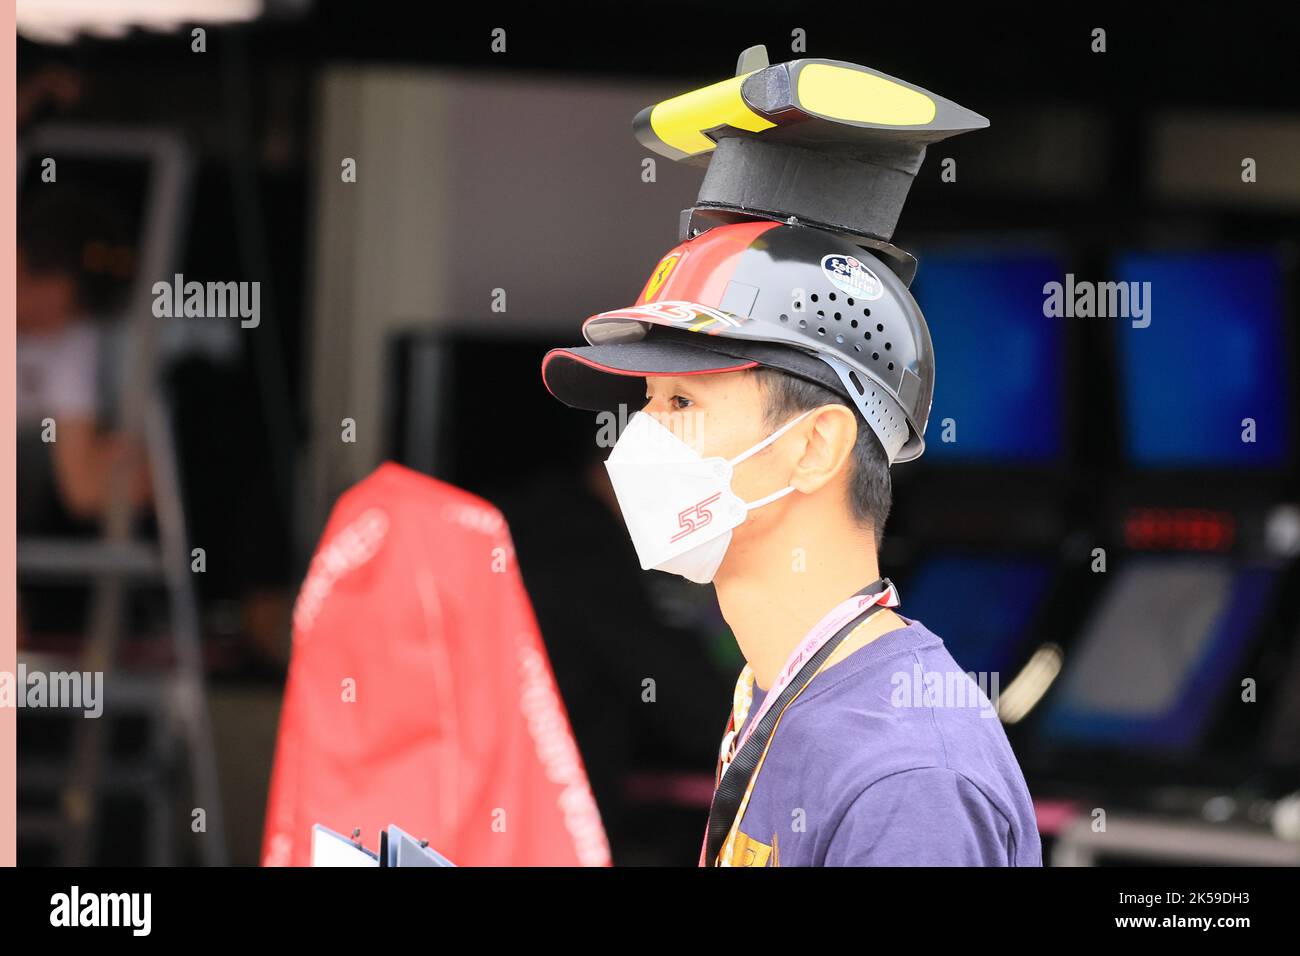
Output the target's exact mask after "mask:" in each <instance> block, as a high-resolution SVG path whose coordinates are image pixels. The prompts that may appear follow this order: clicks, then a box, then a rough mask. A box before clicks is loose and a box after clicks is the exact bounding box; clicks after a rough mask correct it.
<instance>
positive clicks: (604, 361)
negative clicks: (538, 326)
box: [542, 340, 759, 411]
mask: <svg viewBox="0 0 1300 956" xmlns="http://www.w3.org/2000/svg"><path fill="white" fill-rule="evenodd" d="M758 364H759V363H758V362H757V361H754V360H752V359H740V358H735V357H733V356H730V355H723V354H720V353H718V352H712V351H709V350H707V349H702V348H697V347H695V346H692V345H689V344H687V343H684V342H676V341H663V340H660V341H655V340H642V341H640V342H625V343H621V344H618V345H586V346H582V347H580V348H572V349H551V351H549V352H547V353H546V356H545V358H543V359H542V381H543V382H545V383H546V388H547V389H548V390H549V391H550V393H551V394H552V395H554V396H555V397H556V398H558V399H559V400H560V401H562V402H563V403H564V404H566V405H569V406H572V407H573V408H584V409H588V410H591V411H605V410H607V409H616V408H618V407H619V406H620V405H623V406H627V407H628V408H630V409H639V408H640V407H641V406H642V405H644V404H645V383H644V382H642V381H641V380H642V379H643V378H645V377H646V376H648V375H710V374H714V373H717V372H739V371H743V370H745V369H750V368H754V367H756V366H757V365H758Z"/></svg>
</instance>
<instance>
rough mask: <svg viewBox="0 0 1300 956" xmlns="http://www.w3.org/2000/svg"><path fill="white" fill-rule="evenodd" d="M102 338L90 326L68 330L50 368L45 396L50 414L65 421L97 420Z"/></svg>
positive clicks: (80, 326)
mask: <svg viewBox="0 0 1300 956" xmlns="http://www.w3.org/2000/svg"><path fill="white" fill-rule="evenodd" d="M98 371H99V337H98V336H97V335H96V332H95V329H94V328H93V327H91V326H89V325H85V324H82V325H77V326H74V327H73V328H72V329H70V330H68V332H67V333H66V335H65V337H64V340H63V342H62V343H60V346H59V348H58V350H57V351H56V352H55V354H54V356H53V358H52V360H51V362H50V367H49V382H48V386H47V391H46V394H45V401H46V405H47V408H48V413H49V414H51V415H54V416H55V417H64V418H70V419H72V418H94V417H95V415H96V412H97V406H98V405H99V400H98V393H97V388H98V374H97V373H98Z"/></svg>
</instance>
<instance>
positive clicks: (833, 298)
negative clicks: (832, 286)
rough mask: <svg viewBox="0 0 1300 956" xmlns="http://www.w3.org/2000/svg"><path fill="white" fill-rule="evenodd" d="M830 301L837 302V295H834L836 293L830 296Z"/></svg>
mask: <svg viewBox="0 0 1300 956" xmlns="http://www.w3.org/2000/svg"><path fill="white" fill-rule="evenodd" d="M830 299H831V301H832V302H834V301H835V293H834V292H832V293H831V295H830Z"/></svg>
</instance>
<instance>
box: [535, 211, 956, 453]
mask: <svg viewBox="0 0 1300 956" xmlns="http://www.w3.org/2000/svg"><path fill="white" fill-rule="evenodd" d="M582 332H583V337H584V338H585V339H586V340H587V342H588V343H590V344H589V345H588V346H586V347H581V348H571V349H563V348H562V349H552V350H551V351H550V352H548V353H547V355H546V357H545V358H544V359H543V362H542V377H543V380H544V381H545V382H546V386H547V388H548V389H549V390H550V391H551V393H552V394H553V395H554V396H555V397H556V398H558V399H559V400H560V401H562V402H564V403H565V404H567V405H571V406H574V407H576V408H586V409H593V410H599V409H613V408H617V407H618V406H619V405H624V406H626V407H629V408H631V409H638V408H640V407H641V406H642V405H643V404H644V396H645V393H644V390H643V386H642V383H641V382H640V381H639V379H640V378H642V377H644V376H646V375H690V374H701V373H708V372H724V371H738V370H740V369H745V368H754V367H757V366H766V367H770V368H776V369H779V370H781V371H784V372H787V373H789V374H791V375H795V376H798V377H800V378H804V379H807V380H809V381H813V382H817V383H818V384H821V385H824V386H826V387H828V388H830V389H831V390H833V391H835V392H836V393H838V394H841V395H843V396H845V397H846V398H848V399H849V400H850V402H851V403H852V405H853V406H854V407H856V408H857V409H858V411H859V412H861V414H862V417H863V419H865V421H866V422H867V424H868V426H870V428H871V430H872V432H874V433H875V435H876V437H877V438H878V439H879V440H880V444H881V446H882V447H883V448H884V449H885V453H886V455H887V456H888V459H889V461H890V463H891V464H892V463H894V462H896V461H910V460H911V459H913V458H916V457H917V456H918V455H920V454H921V452H922V450H923V449H924V447H925V442H924V437H923V436H924V434H925V425H926V420H927V418H928V417H929V414H930V401H931V398H932V396H933V394H934V353H933V350H932V348H931V344H930V333H929V330H928V329H927V328H926V325H925V319H924V318H923V317H922V315H921V310H920V309H919V308H918V307H917V304H916V302H915V300H914V299H913V298H912V295H911V293H910V292H908V290H907V287H906V286H905V285H904V284H903V282H902V280H901V279H900V278H899V277H898V276H897V275H896V274H895V273H894V272H893V271H892V270H891V269H890V268H889V267H888V266H886V265H884V264H883V263H882V262H881V261H880V260H879V259H877V258H876V257H874V256H873V255H871V254H870V253H868V252H866V251H864V250H863V249H862V248H861V247H859V246H857V245H854V244H853V243H852V242H849V241H848V240H847V239H844V238H842V237H839V236H836V235H834V234H831V233H829V232H825V231H823V230H820V229H813V228H809V227H806V226H800V225H790V224H785V223H777V222H773V221H770V220H768V221H751V222H741V223H734V224H730V225H723V226H717V227H715V228H713V229H710V230H709V231H707V232H705V233H703V234H702V235H699V236H696V237H695V238H693V239H689V240H687V241H686V242H683V243H682V244H681V245H679V246H677V247H676V248H674V249H673V250H672V251H670V252H669V253H668V254H667V255H666V256H664V257H663V258H662V259H661V260H660V261H659V264H658V265H657V266H656V267H655V269H654V271H653V272H652V273H651V275H650V278H649V280H648V281H647V282H646V285H645V288H644V289H643V290H642V292H641V295H640V296H639V297H638V299H637V301H636V303H635V304H633V305H631V306H629V307H627V308H624V309H616V310H614V311H612V312H602V313H600V314H599V315H594V316H592V317H591V318H589V319H587V321H586V322H585V323H583V327H582Z"/></svg>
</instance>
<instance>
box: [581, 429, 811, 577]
mask: <svg viewBox="0 0 1300 956" xmlns="http://www.w3.org/2000/svg"><path fill="white" fill-rule="evenodd" d="M811 411H812V409H809V410H808V411H807V412H804V413H803V415H799V416H798V417H797V418H793V419H791V420H790V421H788V422H786V423H785V424H784V425H782V426H781V427H780V428H778V429H777V430H776V431H774V432H773V433H772V434H771V435H768V436H767V437H766V438H764V439H763V440H762V441H761V442H759V443H758V444H757V445H755V446H753V447H752V448H750V449H749V450H748V451H744V452H742V453H741V454H739V455H737V456H736V457H735V458H732V459H731V460H730V461H728V460H727V459H726V458H704V457H702V456H701V455H700V453H699V452H697V451H696V450H695V449H694V448H692V447H691V446H690V445H688V444H686V442H684V441H682V440H681V439H680V438H678V437H677V436H676V435H674V434H673V433H672V431H671V430H670V429H668V428H665V427H664V426H663V425H661V424H659V422H658V421H657V420H656V419H655V418H654V417H653V416H651V415H647V414H646V413H645V412H637V413H636V414H635V415H633V416H632V420H631V421H630V422H628V424H627V427H626V428H624V429H623V434H622V435H621V436H619V439H618V441H617V442H616V443H615V445H614V449H613V451H611V452H610V455H609V458H608V459H607V460H606V461H605V468H606V469H607V470H608V471H609V479H610V481H611V482H612V483H613V485H614V495H615V496H616V497H617V498H618V506H619V508H620V509H621V510H622V512H623V521H624V523H625V524H626V525H627V530H628V532H629V533H630V534H631V535H632V544H633V546H635V548H636V554H637V557H638V558H639V559H640V561H641V567H642V568H643V569H644V570H646V571H649V570H651V569H653V570H656V571H667V572H668V573H670V574H680V575H681V576H682V577H684V578H686V579H688V580H691V581H694V582H695V583H696V584H707V583H708V582H710V581H712V580H713V575H714V574H716V573H717V570H718V566H719V565H721V564H722V559H723V557H724V556H725V555H726V553H727V546H728V545H729V544H731V529H733V528H735V527H737V526H739V525H741V524H743V523H744V521H745V516H746V515H747V514H748V513H749V512H750V511H752V510H753V509H755V508H761V507H762V506H763V505H765V504H768V503H770V502H773V501H776V500H777V499H778V498H780V497H783V496H784V495H787V494H789V493H790V492H792V491H794V486H793V485H787V486H786V487H785V488H782V489H781V490H779V491H775V492H773V493H772V494H770V495H768V496H767V497H765V498H760V499H759V500H758V501H750V502H745V501H742V500H741V499H740V498H739V497H737V496H736V494H735V492H733V491H732V490H731V475H732V470H733V469H734V468H735V466H736V465H738V464H740V463H741V462H742V461H744V460H745V459H746V458H748V457H750V456H751V455H754V454H757V453H758V452H760V451H762V450H763V449H764V448H766V447H767V446H768V445H770V444H771V443H772V442H774V441H776V440H777V439H778V438H780V437H781V436H782V435H783V434H785V432H786V431H787V430H789V429H790V428H792V427H793V426H794V425H795V423H797V422H798V421H799V420H800V419H802V418H803V417H804V416H805V415H808V414H809V412H811Z"/></svg>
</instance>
